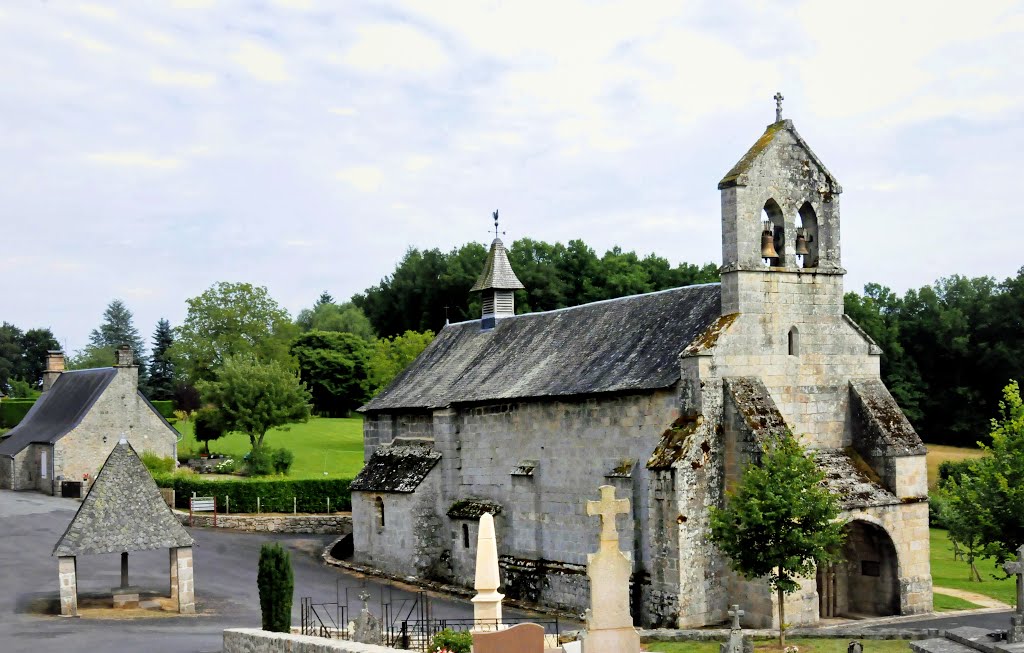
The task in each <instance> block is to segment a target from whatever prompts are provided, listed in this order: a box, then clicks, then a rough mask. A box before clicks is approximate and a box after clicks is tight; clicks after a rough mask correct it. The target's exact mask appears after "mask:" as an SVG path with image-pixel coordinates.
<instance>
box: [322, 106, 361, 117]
mask: <svg viewBox="0 0 1024 653" xmlns="http://www.w3.org/2000/svg"><path fill="white" fill-rule="evenodd" d="M329 111H330V112H331V113H333V114H334V115H336V116H346V117H347V116H354V115H356V114H357V113H359V112H358V111H356V110H355V108H353V107H331V108H330V109H329Z"/></svg>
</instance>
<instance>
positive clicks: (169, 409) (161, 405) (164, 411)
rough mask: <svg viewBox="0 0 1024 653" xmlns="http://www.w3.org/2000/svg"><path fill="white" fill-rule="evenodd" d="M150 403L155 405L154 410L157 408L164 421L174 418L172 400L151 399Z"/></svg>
mask: <svg viewBox="0 0 1024 653" xmlns="http://www.w3.org/2000/svg"><path fill="white" fill-rule="evenodd" d="M149 403H151V404H153V408H156V410H157V412H158V413H160V414H161V415H163V416H164V419H171V418H172V417H174V402H173V401H171V400H170V399H159V400H154V399H150V400H149Z"/></svg>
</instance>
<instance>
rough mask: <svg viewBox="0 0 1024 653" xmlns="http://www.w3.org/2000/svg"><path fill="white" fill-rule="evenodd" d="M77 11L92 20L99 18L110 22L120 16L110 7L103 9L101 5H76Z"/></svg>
mask: <svg viewBox="0 0 1024 653" xmlns="http://www.w3.org/2000/svg"><path fill="white" fill-rule="evenodd" d="M78 10H79V11H80V12H82V13H83V14H87V15H89V16H92V17H94V18H101V19H103V20H110V21H112V20H117V19H118V18H120V15H119V14H118V13H117V11H115V10H113V9H111V8H110V7H104V6H102V5H94V4H89V3H82V4H80V5H78Z"/></svg>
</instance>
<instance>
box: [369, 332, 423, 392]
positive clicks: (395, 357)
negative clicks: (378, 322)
mask: <svg viewBox="0 0 1024 653" xmlns="http://www.w3.org/2000/svg"><path fill="white" fill-rule="evenodd" d="M433 339H434V332H433V331H425V332H423V333H419V332H416V331H406V332H405V333H403V334H402V335H400V336H395V337H393V338H380V339H378V340H377V342H376V343H374V347H373V352H372V353H371V354H370V360H369V379H368V382H369V390H370V392H369V394H370V396H373V395H375V394H377V393H378V392H380V391H381V390H383V389H384V388H386V387H387V386H388V384H389V383H391V381H393V380H394V378H395V377H396V376H398V374H399V373H400V372H401V371H402V370H404V369H405V368H406V367H408V366H409V364H410V363H412V362H413V361H414V360H416V357H417V356H419V355H420V354H421V353H422V352H423V350H424V349H426V348H427V345H429V344H430V343H431V341H432V340H433Z"/></svg>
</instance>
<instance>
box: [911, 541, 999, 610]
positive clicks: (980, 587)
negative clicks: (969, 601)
mask: <svg viewBox="0 0 1024 653" xmlns="http://www.w3.org/2000/svg"><path fill="white" fill-rule="evenodd" d="M931 547H932V549H931V561H932V584H934V585H935V586H936V587H952V588H953V589H959V590H966V591H968V592H976V593H978V594H984V595H985V596H991V597H992V598H994V599H998V600H1000V601H1002V602H1003V603H1009V604H1010V605H1013V603H1014V601H1015V600H1016V592H1017V589H1016V583H1015V582H1014V580H1013V579H1012V578H1007V579H1005V580H995V579H994V578H992V574H994V573H996V569H995V565H994V564H993V562H992V561H991V560H979V561H978V562H976V563H975V564H976V565H977V567H978V572H979V573H980V574H981V581H982V582H980V583H979V582H977V581H973V582H972V581H971V580H970V579H969V576H968V573H969V571H970V569H969V567H968V566H967V563H966V562H964V561H962V560H954V559H953V546H952V545H951V544H950V543H949V537H948V536H947V535H946V531H944V530H942V529H939V528H933V529H932V531H931ZM999 575H1002V574H1001V573H1000V574H999ZM947 598H951V597H947Z"/></svg>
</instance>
